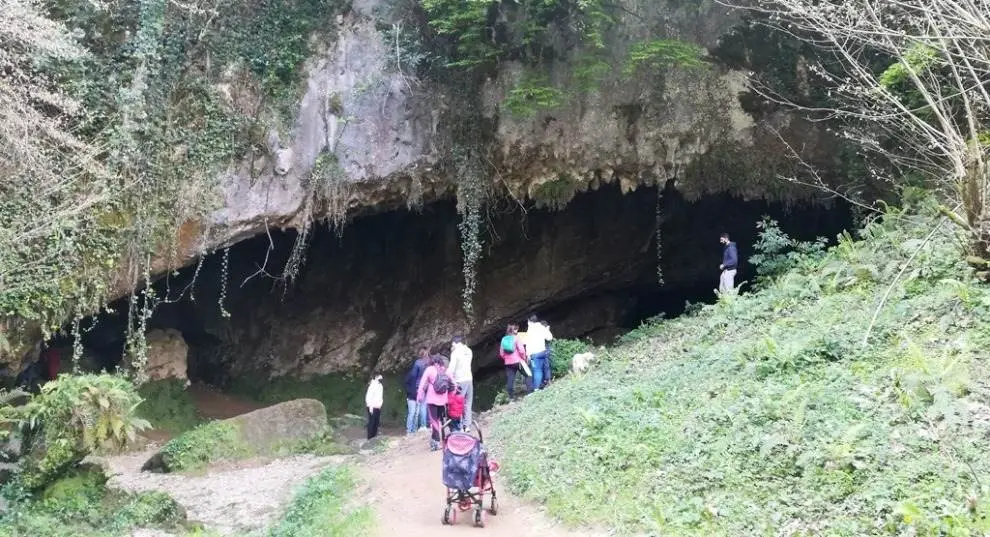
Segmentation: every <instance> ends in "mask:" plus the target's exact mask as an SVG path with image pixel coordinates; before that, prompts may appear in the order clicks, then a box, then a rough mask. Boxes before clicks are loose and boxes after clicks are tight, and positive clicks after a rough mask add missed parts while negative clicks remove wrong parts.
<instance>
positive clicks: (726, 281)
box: [718, 233, 739, 294]
mask: <svg viewBox="0 0 990 537" xmlns="http://www.w3.org/2000/svg"><path fill="white" fill-rule="evenodd" d="M719 242H720V243H722V264H721V265H719V266H718V268H719V270H721V271H722V276H721V277H720V278H719V280H718V292H719V293H720V294H724V293H728V292H730V291H733V290H735V288H736V268H737V267H738V266H739V250H737V249H736V243H734V242H732V241H730V240H729V234H728V233H723V234H722V236H721V237H720V238H719Z"/></svg>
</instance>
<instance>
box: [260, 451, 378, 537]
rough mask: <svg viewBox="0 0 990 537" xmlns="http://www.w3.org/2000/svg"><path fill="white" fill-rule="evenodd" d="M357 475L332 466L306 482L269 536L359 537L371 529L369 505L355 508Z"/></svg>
mask: <svg viewBox="0 0 990 537" xmlns="http://www.w3.org/2000/svg"><path fill="white" fill-rule="evenodd" d="M353 489H354V478H353V477H352V475H351V472H350V471H349V470H348V469H346V468H328V469H326V470H323V471H322V472H320V473H319V474H317V475H316V476H314V477H311V478H310V479H308V480H307V481H306V483H305V484H303V486H302V488H301V489H300V490H299V491H298V492H297V493H296V495H295V497H294V498H293V499H292V503H291V504H289V508H288V510H287V511H286V513H285V515H284V516H283V517H282V520H281V521H279V522H278V524H276V525H275V527H273V528H272V529H271V530H270V531H269V532H268V537H325V536H328V535H341V536H343V535H346V536H348V537H351V536H354V537H359V536H361V535H368V534H369V533H370V531H371V525H372V516H371V511H370V510H369V509H368V508H367V507H362V508H357V509H355V508H353V507H351V506H352V501H351V494H352V492H353Z"/></svg>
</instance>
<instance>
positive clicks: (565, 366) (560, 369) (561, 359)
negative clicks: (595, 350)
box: [550, 339, 591, 379]
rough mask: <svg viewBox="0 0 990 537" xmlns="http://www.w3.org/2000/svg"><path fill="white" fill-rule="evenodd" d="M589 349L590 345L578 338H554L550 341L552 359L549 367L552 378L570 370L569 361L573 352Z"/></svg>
mask: <svg viewBox="0 0 990 537" xmlns="http://www.w3.org/2000/svg"><path fill="white" fill-rule="evenodd" d="M590 350H591V345H589V344H588V343H586V342H584V341H581V340H578V339H555V340H553V341H552V342H551V343H550V352H551V356H552V358H553V359H552V360H551V361H550V369H551V373H552V374H553V378H555V379H557V378H561V377H563V376H565V375H567V374H569V373H570V372H571V361H572V360H573V359H574V355H575V354H581V353H584V352H588V351H590Z"/></svg>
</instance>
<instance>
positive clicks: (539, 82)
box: [502, 76, 566, 117]
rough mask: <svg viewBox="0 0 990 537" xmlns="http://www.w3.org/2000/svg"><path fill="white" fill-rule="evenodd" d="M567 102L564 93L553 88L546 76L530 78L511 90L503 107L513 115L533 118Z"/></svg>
mask: <svg viewBox="0 0 990 537" xmlns="http://www.w3.org/2000/svg"><path fill="white" fill-rule="evenodd" d="M565 100H566V99H565V94H564V92H563V91H561V90H559V89H557V88H555V87H553V86H551V85H550V81H549V79H548V78H546V77H545V76H528V77H525V78H523V79H522V81H520V82H519V84H517V85H516V86H515V87H514V88H512V89H511V90H509V93H508V95H506V96H505V100H504V101H502V105H503V106H505V109H506V110H508V111H509V113H511V114H512V115H515V116H518V117H533V116H535V115H536V114H537V113H538V112H545V111H548V110H553V109H554V108H557V107H558V106H560V105H562V104H564V102H565Z"/></svg>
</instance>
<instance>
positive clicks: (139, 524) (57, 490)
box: [0, 466, 185, 537]
mask: <svg viewBox="0 0 990 537" xmlns="http://www.w3.org/2000/svg"><path fill="white" fill-rule="evenodd" d="M105 483H106V476H105V475H104V474H103V472H102V470H100V469H99V468H96V467H93V466H87V467H80V468H78V469H75V470H72V471H70V472H69V473H68V474H67V475H65V476H64V477H62V478H59V479H58V480H56V481H54V482H53V483H51V484H50V485H48V486H47V487H46V488H45V489H44V491H42V492H41V494H40V495H38V496H37V497H32V496H21V497H19V498H12V499H13V501H12V502H11V504H10V505H9V510H8V511H6V512H5V513H4V514H3V515H0V537H15V536H17V537H23V536H28V535H45V536H53V537H76V536H87V537H97V536H100V537H103V536H106V537H110V536H120V535H128V534H130V533H131V530H132V529H134V528H146V527H159V528H165V529H177V528H178V527H179V526H180V525H181V524H182V523H183V522H184V521H185V513H184V511H183V509H182V508H181V507H180V506H179V505H178V504H177V503H176V502H175V501H174V500H173V499H172V498H171V497H169V496H168V495H167V494H164V493H161V492H146V493H140V494H129V493H124V492H119V491H111V490H108V489H107V488H106V486H105ZM7 492H8V493H9V492H11V491H10V490H9V489H8V490H7ZM7 496H8V497H10V496H11V495H10V494H8V495H7Z"/></svg>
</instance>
